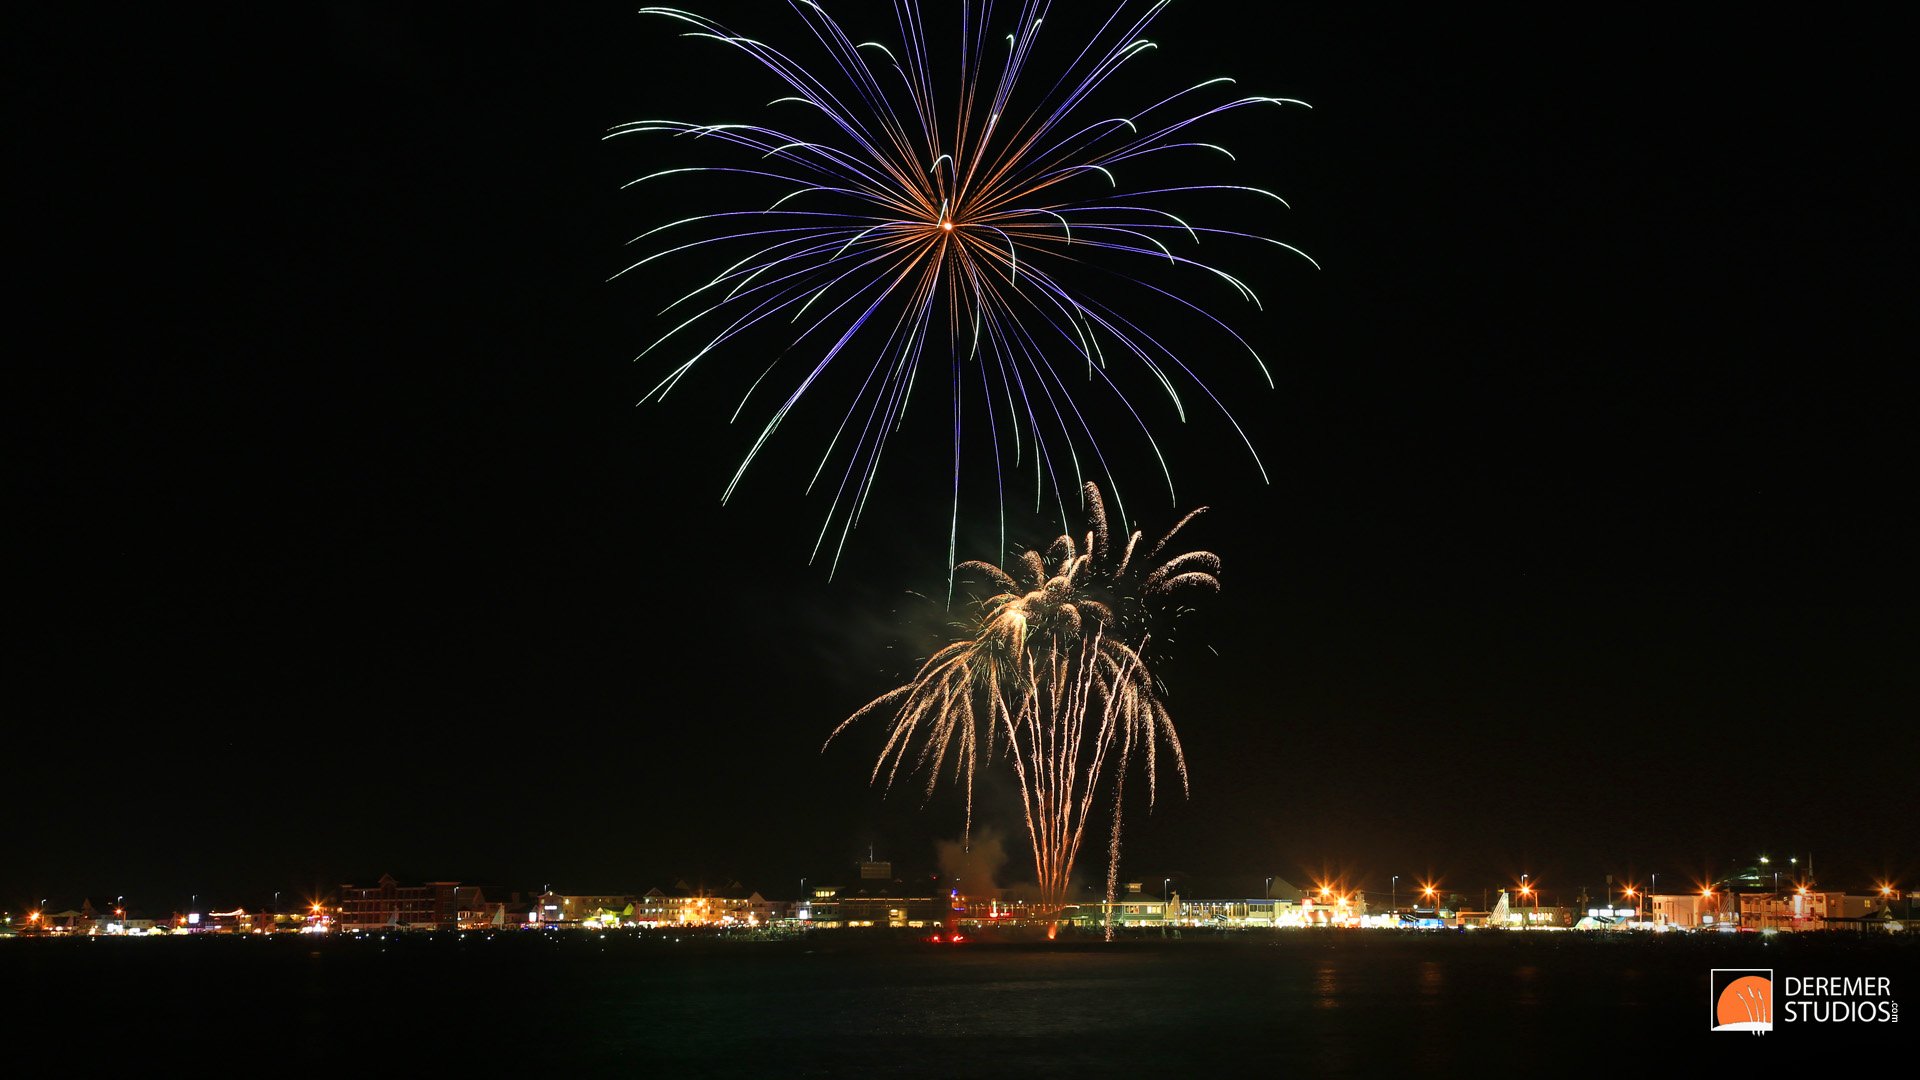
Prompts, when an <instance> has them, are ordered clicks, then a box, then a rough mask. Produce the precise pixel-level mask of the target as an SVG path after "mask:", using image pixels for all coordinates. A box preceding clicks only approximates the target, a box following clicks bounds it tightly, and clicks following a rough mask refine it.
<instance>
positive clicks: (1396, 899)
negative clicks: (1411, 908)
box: [1387, 874, 1400, 911]
mask: <svg viewBox="0 0 1920 1080" xmlns="http://www.w3.org/2000/svg"><path fill="white" fill-rule="evenodd" d="M1399 906H1400V875H1399V874H1395V875H1393V884H1392V885H1391V886H1390V887H1389V889H1388V892H1387V910H1388V911H1392V910H1394V909H1395V908H1398V907H1399Z"/></svg>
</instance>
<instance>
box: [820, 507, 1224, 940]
mask: <svg viewBox="0 0 1920 1080" xmlns="http://www.w3.org/2000/svg"><path fill="white" fill-rule="evenodd" d="M1085 494H1086V500H1087V506H1088V508H1089V516H1090V519H1091V520H1090V528H1089V530H1088V531H1087V533H1086V534H1085V536H1084V538H1083V539H1082V541H1080V542H1076V541H1075V538H1074V537H1073V536H1072V535H1064V536H1061V537H1060V538H1058V539H1057V540H1055V541H1054V542H1053V544H1052V545H1051V546H1050V547H1048V548H1047V550H1046V551H1044V552H1041V551H1033V550H1028V551H1025V552H1022V553H1021V555H1020V557H1019V559H1018V560H1016V561H1015V562H1014V563H1012V564H1010V566H1009V568H1008V569H1002V568H1000V567H997V566H993V565H991V564H989V563H981V562H969V563H963V564H962V565H961V569H963V570H968V569H971V570H977V571H979V572H980V573H981V574H982V575H983V576H984V577H985V578H986V579H987V580H989V581H990V582H992V583H993V585H994V586H996V587H997V588H998V589H999V590H1000V591H999V592H997V593H996V594H995V595H993V596H990V597H988V598H987V599H985V600H983V601H981V602H980V604H979V611H978V613H977V615H976V616H975V618H974V620H973V622H972V624H971V625H970V626H969V628H968V634H967V636H966V637H964V638H962V639H960V640H958V641H955V642H953V643H951V644H949V645H947V646H946V647H945V648H942V649H941V650H939V651H938V652H936V653H934V654H933V656H931V657H930V658H929V659H928V660H927V661H926V662H925V663H924V664H923V665H921V667H920V670H919V672H918V673H917V674H915V676H914V677H913V680H912V681H911V682H908V683H907V684H906V685H904V686H900V687H897V688H895V689H893V690H890V691H888V692H887V693H885V694H882V695H880V696H879V697H877V698H875V699H873V700H872V701H870V702H868V703H867V704H866V705H865V706H863V707H861V708H860V710H859V711H857V712H855V713H854V714H853V715H852V716H850V717H848V718H847V719H846V720H844V721H842V722H841V723H840V726H839V727H837V728H835V729H834V731H833V734H832V735H829V736H828V738H827V741H828V743H829V744H831V743H832V741H833V739H834V738H836V737H838V736H839V735H840V733H841V732H843V731H845V730H846V729H847V728H848V727H850V726H851V725H852V724H854V723H855V722H856V721H858V720H860V719H862V718H864V717H868V716H876V715H885V714H891V719H890V721H889V723H888V727H887V738H886V743H885V745H884V746H883V747H882V748H881V751H880V754H879V757H878V758H877V759H876V760H875V762H874V767H873V776H872V779H873V781H874V782H876V783H879V782H881V778H882V776H884V777H885V784H886V786H888V787H889V788H890V787H891V786H892V785H893V783H894V782H895V780H897V779H898V778H899V776H900V774H901V771H902V769H903V767H905V770H906V771H907V772H908V773H909V774H913V773H918V772H924V773H925V775H926V791H927V793H928V794H929V795H931V794H932V792H933V790H934V788H935V786H936V785H937V783H938V781H939V779H940V777H942V776H951V778H952V779H953V780H954V781H955V782H957V783H960V784H961V785H962V786H963V787H964V789H965V793H966V807H967V810H966V814H967V829H968V831H969V832H971V830H972V826H973V780H974V775H975V774H976V773H977V772H978V770H979V769H980V767H981V766H982V765H984V764H986V763H989V762H991V761H993V760H994V759H995V758H996V757H997V756H1004V757H1005V758H1006V759H1007V760H1008V761H1009V762H1010V763H1011V764H1012V766H1013V771H1014V775H1015V777H1016V778H1017V779H1018V781H1019V788H1020V796H1021V802H1022V809H1023V811H1024V813H1025V817H1026V826H1027V837H1028V840H1029V841H1030V842H1031V843H1032V845H1033V856H1034V871H1035V873H1036V875H1037V880H1038V883H1039V886H1040V894H1041V904H1042V906H1043V907H1044V908H1046V909H1047V910H1049V911H1051V912H1056V913H1057V912H1058V911H1059V910H1060V908H1061V907H1062V906H1063V905H1064V904H1065V902H1066V894H1067V882H1068V879H1069V877H1070V876H1071V874H1072V872H1073V863H1074V859H1075V857H1076V856H1077V855H1078V854H1079V851H1080V844H1081V841H1082V839H1083V838H1084V836H1085V834H1086V828H1087V823H1088V820H1089V819H1090V818H1091V817H1092V816H1093V812H1094V809H1095V800H1096V798H1097V797H1098V796H1099V794H1100V792H1101V790H1102V789H1101V783H1102V780H1103V779H1104V778H1105V777H1106V776H1107V774H1108V772H1109V770H1111V772H1112V777H1113V779H1112V783H1113V791H1112V796H1113V818H1112V823H1113V824H1112V832H1111V834H1110V838H1109V842H1108V872H1107V879H1108V894H1109V895H1108V900H1109V904H1111V900H1112V890H1113V886H1114V881H1115V876H1116V874H1117V871H1118V866H1119V858H1120V821H1121V810H1122V794H1123V789H1124V785H1125V780H1126V774H1127V772H1128V769H1129V767H1130V766H1131V765H1132V764H1133V763H1134V762H1135V761H1137V760H1140V759H1144V761H1145V770H1146V774H1147V775H1146V780H1147V798H1148V805H1149V807H1151V805H1152V802H1153V798H1154V793H1155V791H1156V789H1157V787H1158V784H1157V782H1156V781H1157V773H1158V770H1159V746H1160V744H1161V743H1162V742H1165V743H1166V746H1167V749H1168V750H1169V751H1170V752H1171V753H1172V755H1173V764H1174V766H1175V768H1176V770H1177V771H1178V773H1179V775H1180V785H1181V788H1182V790H1183V791H1184V790H1185V789H1186V787H1187V765H1186V757H1185V754H1184V753H1183V752H1182V750H1181V748H1180V736H1179V734H1178V733H1177V732H1176V731H1175V730H1174V726H1173V718H1172V717H1171V716H1169V715H1168V713H1167V709H1166V706H1165V705H1164V704H1163V703H1162V702H1161V701H1160V698H1159V695H1158V693H1157V692H1156V690H1155V685H1154V680H1153V675H1152V672H1151V671H1150V670H1149V668H1148V666H1147V651H1148V645H1149V643H1150V636H1151V635H1150V627H1149V623H1150V620H1151V618H1152V617H1153V616H1154V615H1156V614H1158V613H1164V611H1165V608H1166V604H1167V601H1168V600H1169V599H1171V598H1173V597H1175V596H1176V595H1178V594H1181V593H1183V592H1186V591H1188V590H1193V589H1200V590H1204V591H1208V592H1216V591H1218V590H1219V588H1220V580H1219V578H1218V576H1217V575H1218V573H1219V570H1220V559H1219V557H1218V556H1216V555H1214V554H1213V553H1212V552H1207V551H1194V552H1188V553H1186V554H1183V555H1178V556H1175V557H1173V558H1170V559H1167V560H1165V561H1163V562H1161V561H1157V560H1159V559H1160V557H1161V554H1162V552H1163V551H1164V550H1165V548H1166V545H1167V543H1168V542H1169V541H1171V540H1172V539H1173V537H1174V535H1175V534H1177V533H1178V532H1179V531H1180V530H1181V528H1183V527H1184V526H1185V525H1186V524H1187V522H1189V521H1191V520H1193V518H1194V517H1195V516H1197V515H1198V514H1200V513H1201V512H1202V511H1200V510H1195V511H1193V512H1192V513H1190V514H1188V515H1187V516H1186V517H1185V518H1183V519H1182V520H1181V521H1180V523H1179V524H1178V525H1175V526H1174V527H1173V529H1172V531H1170V532H1168V533H1167V535H1166V536H1165V537H1163V538H1162V539H1161V540H1160V541H1159V543H1157V544H1155V545H1153V547H1152V548H1151V550H1147V551H1142V550H1141V544H1140V540H1141V534H1140V533H1138V532H1134V533H1132V534H1131V535H1129V536H1127V537H1126V539H1125V542H1124V544H1121V545H1118V546H1116V545H1115V544H1114V543H1113V541H1114V540H1115V537H1113V536H1112V535H1111V534H1110V533H1109V531H1108V527H1107V515H1106V506H1105V502H1104V500H1103V499H1102V498H1101V495H1100V490H1099V488H1097V487H1096V486H1094V485H1093V484H1091V483H1089V484H1088V485H1087V486H1086V489H1085Z"/></svg>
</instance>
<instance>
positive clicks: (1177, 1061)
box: [0, 931, 1920, 1077]
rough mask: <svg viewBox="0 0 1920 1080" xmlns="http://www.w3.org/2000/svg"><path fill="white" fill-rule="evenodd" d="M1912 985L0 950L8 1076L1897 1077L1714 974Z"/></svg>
mask: <svg viewBox="0 0 1920 1080" xmlns="http://www.w3.org/2000/svg"><path fill="white" fill-rule="evenodd" d="M1916 961H1920V943H1915V942H1912V941H1900V940H1889V939H1887V938H1884V937H1883V938H1874V939H1860V938H1854V937H1850V936H1849V937H1841V936H1837V935H1803V936H1801V937H1797V938H1796V937H1789V936H1781V937H1778V938H1766V939H1763V938H1760V937H1758V936H1755V935H1741V936H1733V935H1697V936H1681V935H1664V936H1660V937H1657V938H1654V937H1645V936H1640V935H1631V936H1627V935H1585V934H1573V933H1559V934H1552V933H1538V934H1499V933H1474V934H1461V933H1457V932H1437V933H1391V932H1374V931H1366V932H1355V931H1324V932H1322V931H1299V932H1280V933H1274V934H1261V935H1246V934H1242V935H1228V936H1214V935H1200V934H1192V933H1189V934H1187V935H1185V936H1182V937H1180V938H1178V939H1172V938H1161V937H1158V936H1155V937H1149V938H1140V939H1134V940H1123V941H1120V942H1116V943H1113V944H1104V943H1100V942H1098V941H1097V940H1078V941H1076V940H1062V941H1060V942H1055V943H1046V942H1038V941H1028V942H988V941H978V942H968V943H966V944H963V945H958V946H953V945H932V944H928V943H925V942H923V941H920V940H918V939H912V938H894V937H888V936H884V935H882V936H879V937H866V936H861V935H859V934H858V933H857V932H855V933H852V934H844V933H843V934H838V935H836V934H815V935H813V936H811V937H809V938H805V939H800V940H785V941H773V942H768V941H757V940H740V939H723V938H721V939H717V938H706V937H699V936H691V935H673V934H646V935H637V934H632V933H610V934H607V935H605V936H600V935H597V934H536V933H524V932H523V933H502V934H492V935H489V934H466V935H457V934H434V935H400V934H395V935H389V936H387V937H385V938H382V937H379V936H377V935H376V936H371V937H366V938H344V939H332V940H318V941H316V940H313V939H302V938H300V937H297V936H286V937H277V938H253V939H248V938H235V939H225V940H216V939H206V938H201V939H191V940H187V939H167V940H134V941H129V940H101V939H96V940H69V941H60V940H52V941H45V940H29V941H22V940H14V941H4V942H0V992H4V995H5V1000H6V1001H7V1002H9V1004H8V1005H7V1006H5V1008H6V1024H5V1036H4V1040H5V1041H4V1042H3V1043H0V1061H7V1060H13V1061H15V1062H16V1063H19V1062H29V1061H32V1062H38V1061H46V1062H48V1063H50V1064H56V1065H61V1066H69V1067H86V1066H92V1065H115V1064H137V1065H140V1066H142V1067H143V1068H158V1067H168V1066H174V1067H184V1068H189V1069H195V1070H198V1073H199V1074H200V1075H212V1076H224V1075H242V1074H245V1075H274V1074H277V1075H307V1074H320V1073H330V1074H335V1075H338V1074H339V1073H340V1072H341V1071H342V1070H366V1069H377V1071H378V1073H379V1074H382V1075H384V1074H386V1073H387V1072H389V1071H400V1070H406V1071H414V1070H429V1071H433V1072H436V1073H437V1072H438V1071H439V1070H443V1069H453V1070H462V1071H477V1072H478V1074H479V1075H499V1074H501V1073H502V1072H504V1071H507V1070H517V1069H522V1068H564V1069H581V1068H589V1069H605V1070H619V1071H620V1072H622V1073H625V1074H631V1073H633V1072H635V1071H636V1070H641V1069H645V1070H654V1069H661V1070H675V1071H678V1072H680V1073H682V1074H685V1075H691V1076H773V1075H778V1076H783V1077H814V1076H823V1077H824V1076H846V1075H853V1074H859V1075H862V1076H914V1077H941V1076H956V1077H963V1076H964V1077H975V1076H980V1077H987V1076H1079V1075H1086V1074H1088V1073H1090V1072H1111V1071H1114V1070H1116V1069H1118V1070H1124V1071H1129V1072H1133V1071H1146V1072H1149V1073H1154V1074H1157V1075H1167V1076H1171V1075H1175V1074H1174V1073H1171V1072H1168V1070H1182V1071H1186V1070H1194V1069H1234V1070H1238V1069H1241V1068H1244V1067H1246V1066H1247V1065H1249V1064H1256V1065H1258V1066H1260V1067H1261V1068H1270V1069H1278V1070H1282V1071H1284V1072H1286V1073H1289V1074H1292V1073H1299V1074H1303V1075H1311V1076H1378V1075H1388V1074H1395V1075H1403V1076H1404V1075H1409V1074H1419V1075H1422V1076H1447V1075H1458V1074H1463V1073H1470V1072H1471V1073H1479V1072H1484V1071H1485V1070H1489V1069H1501V1070H1504V1069H1528V1070H1538V1069H1541V1068H1543V1067H1545V1066H1546V1065H1547V1064H1548V1063H1555V1065H1556V1067H1557V1068H1558V1069H1560V1070H1566V1069H1572V1070H1574V1072H1575V1073H1576V1074H1585V1072H1586V1067H1585V1066H1587V1065H1592V1064H1596V1063H1599V1062H1603V1061H1625V1060H1645V1055H1647V1054H1653V1053H1657V1054H1660V1055H1662V1056H1661V1057H1660V1060H1661V1061H1663V1062H1667V1063H1669V1064H1679V1063H1681V1062H1683V1061H1685V1060H1687V1057H1688V1056H1689V1055H1692V1054H1695V1053H1697V1054H1699V1055H1700V1056H1699V1057H1698V1059H1697V1060H1699V1061H1701V1062H1720V1063H1723V1064H1725V1063H1732V1062H1734V1061H1736V1060H1741V1059H1745V1058H1749V1057H1753V1055H1755V1054H1758V1053H1760V1049H1759V1048H1761V1047H1765V1048H1766V1049H1767V1051H1768V1052H1769V1053H1772V1052H1775V1051H1788V1050H1792V1051H1796V1052H1798V1051H1805V1050H1808V1049H1809V1048H1812V1049H1825V1050H1830V1051H1833V1052H1836V1053H1839V1052H1851V1051H1853V1050H1855V1049H1859V1048H1862V1047H1864V1045H1865V1042H1867V1041H1873V1042H1879V1041H1887V1040H1892V1041H1893V1042H1894V1043H1895V1044H1896V1045H1905V1046H1907V1047H1911V1046H1912V1045H1913V1040H1912V1039H1910V1038H1905V1039H1903V1038H1901V1036H1902V1035H1903V1034H1910V1033H1912V1031H1913V1028H1912V1027H1911V1026H1910V1025H1911V1024H1914V1023H1920V1017H1902V1021H1904V1023H1899V1024H1891V1025H1889V1024H1877V1025H1868V1024H1848V1025H1829V1026H1828V1027H1826V1028H1825V1029H1808V1028H1799V1029H1790V1030H1789V1029H1783V1030H1778V1031H1776V1032H1774V1033H1773V1034H1771V1035H1768V1036H1762V1037H1758V1038H1756V1037H1753V1036H1730V1035H1727V1034H1725V1033H1712V1032H1709V1031H1708V1030H1707V1029H1708V1027H1709V1023H1708V1015H1709V1002H1708V972H1709V971H1710V969H1712V968H1716V967H1720V968H1725V967H1760V968H1773V969H1776V970H1779V971H1781V972H1790V973H1794V974H1822V975H1848V974H1851V975H1885V976H1889V977H1891V979H1892V987H1893V997H1894V998H1895V999H1897V1000H1899V1001H1900V1003H1901V1004H1903V1005H1906V1006H1908V1007H1913V1006H1915V1005H1920V981H1916V978H1917V977H1920V973H1917V972H1916V966H1917V965H1916ZM1741 1039H1746V1040H1749V1041H1748V1042H1745V1043H1742V1042H1739V1040H1741ZM1736 1051H1737V1052H1736ZM1676 1054H1678V1055H1680V1056H1679V1057H1677V1058H1676V1057H1675V1056H1674V1055H1676ZM1753 1060H1755V1061H1761V1060H1766V1058H1762V1057H1754V1058H1753ZM1774 1060H1778V1058H1777V1057H1776V1058H1775V1059H1774Z"/></svg>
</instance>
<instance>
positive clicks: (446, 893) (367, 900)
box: [334, 874, 493, 931]
mask: <svg viewBox="0 0 1920 1080" xmlns="http://www.w3.org/2000/svg"><path fill="white" fill-rule="evenodd" d="M335 911H336V913H335V918H334V926H335V928H336V929H339V930H347V931H353V930H454V929H458V928H460V927H462V926H472V925H478V924H482V923H485V922H488V921H490V920H491V916H492V915H493V910H492V908H491V907H490V906H489V905H488V904H487V901H486V896H485V894H484V893H483V892H482V891H481V890H480V888H479V887H478V886H474V885H465V886H463V885H461V884H460V883H459V882H457V881H428V882H424V883H422V884H419V885H402V884H400V882H399V881H397V880H395V878H394V876H393V875H392V874H382V875H380V882H379V884H377V885H342V886H340V895H339V900H338V902H337V903H336V905H335Z"/></svg>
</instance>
